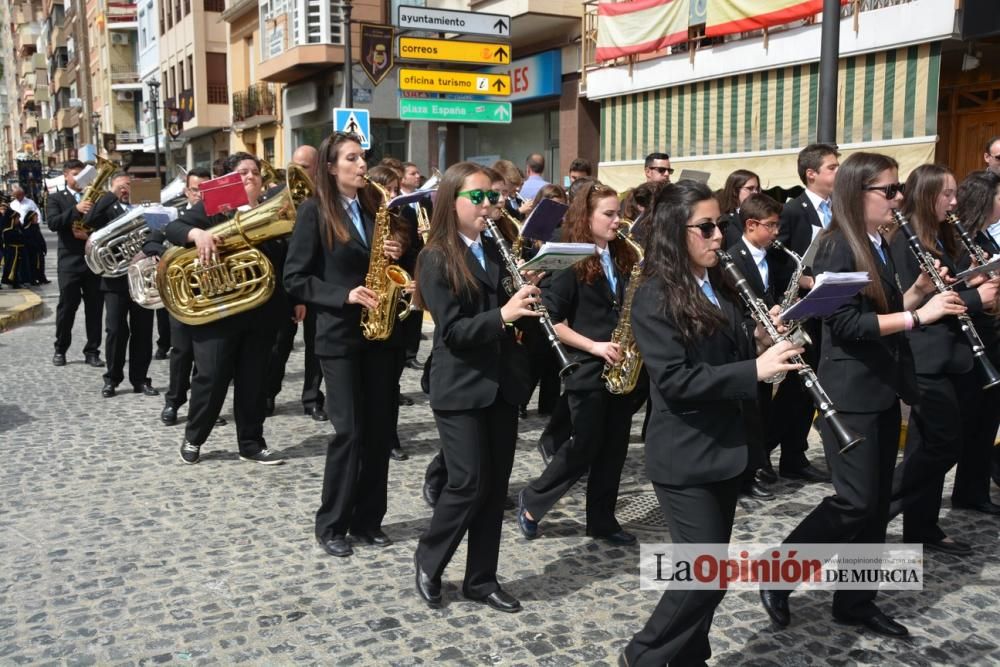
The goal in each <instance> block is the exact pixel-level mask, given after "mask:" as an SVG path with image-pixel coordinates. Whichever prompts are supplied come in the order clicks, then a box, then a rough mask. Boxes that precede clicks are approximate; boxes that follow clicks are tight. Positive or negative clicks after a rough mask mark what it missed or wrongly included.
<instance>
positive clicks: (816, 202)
mask: <svg viewBox="0 0 1000 667" xmlns="http://www.w3.org/2000/svg"><path fill="white" fill-rule="evenodd" d="M806 197H809V201H810V202H812V205H813V208H814V209H816V212H817V213H819V205H820V204H821V203H822V202H827V203H829V201H830V200H829V199H823V198H822V197H820V196H819V195H818V194H816V193H815V192H813V191H812V190H810V189H809V188H806Z"/></svg>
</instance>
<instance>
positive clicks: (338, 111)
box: [333, 107, 372, 150]
mask: <svg viewBox="0 0 1000 667" xmlns="http://www.w3.org/2000/svg"><path fill="white" fill-rule="evenodd" d="M333 131H334V132H353V133H354V134H356V135H358V136H359V137H360V138H361V147H362V148H364V149H365V150H368V149H369V148H371V147H372V143H371V137H372V135H371V123H370V121H369V119H368V109H348V108H345V107H336V108H334V110H333Z"/></svg>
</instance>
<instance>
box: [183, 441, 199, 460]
mask: <svg viewBox="0 0 1000 667" xmlns="http://www.w3.org/2000/svg"><path fill="white" fill-rule="evenodd" d="M200 460H201V445H192V444H191V443H190V442H188V441H187V440H185V441H184V442H183V443H182V444H181V461H183V462H184V463H189V464H191V465H194V464H195V463H197V462H198V461H200Z"/></svg>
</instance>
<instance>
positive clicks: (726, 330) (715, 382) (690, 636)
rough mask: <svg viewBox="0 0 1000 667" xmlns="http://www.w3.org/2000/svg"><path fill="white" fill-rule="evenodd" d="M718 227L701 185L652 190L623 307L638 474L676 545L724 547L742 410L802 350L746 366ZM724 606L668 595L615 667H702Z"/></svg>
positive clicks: (760, 344) (769, 353)
mask: <svg viewBox="0 0 1000 667" xmlns="http://www.w3.org/2000/svg"><path fill="white" fill-rule="evenodd" d="M719 217H720V213H719V204H718V202H717V201H716V199H715V197H714V196H713V194H712V191H711V190H710V189H709V188H708V186H706V185H704V184H701V183H697V182H695V181H688V180H683V181H680V182H678V183H677V184H672V185H666V186H664V187H663V189H662V190H660V192H659V193H658V195H657V197H656V200H655V203H654V208H653V217H652V222H653V224H652V225H651V226H650V231H649V236H648V237H647V241H646V248H645V250H646V253H645V259H644V261H643V270H642V281H643V282H642V284H641V285H640V286H639V288H638V291H637V293H636V296H635V301H634V304H633V308H632V327H633V330H634V333H635V339H636V342H637V343H638V345H639V351H640V352H641V353H642V358H643V361H644V363H645V365H646V369H647V370H648V372H649V391H650V396H651V399H652V408H653V409H652V417H651V418H650V423H649V430H648V435H647V437H646V471H647V474H648V475H649V479H650V481H651V482H652V483H653V489H654V490H655V491H656V496H657V498H658V499H659V501H660V508H661V509H662V510H663V514H664V516H665V517H666V518H667V525H668V526H669V529H670V537H671V540H672V542H673V543H675V544H684V543H713V544H718V545H726V544H728V543H729V538H730V534H731V533H732V527H733V515H734V513H735V510H736V496H737V494H738V493H739V488H740V483H741V476H742V474H743V470H744V469H745V468H746V465H747V434H746V431H745V429H744V422H743V415H742V411H741V404H742V402H743V401H750V400H753V399H754V398H755V397H756V395H757V382H758V381H759V380H763V379H764V378H767V377H770V376H772V375H774V374H776V373H779V372H790V371H794V370H796V369H797V368H798V366H796V365H794V364H791V363H788V358H789V357H790V356H792V355H793V354H796V353H799V352H801V351H802V350H801V348H795V347H793V346H792V345H791V343H788V342H782V343H779V344H777V345H773V346H771V347H769V348H767V349H766V351H763V353H762V354H761V355H760V356H759V357H756V354H755V349H754V339H755V338H756V340H757V348H758V351H759V350H762V349H763V348H764V347H765V346H766V345H767V344H768V343H769V342H770V339H768V338H767V336H766V334H764V332H763V330H762V329H760V328H758V329H757V330H756V331H755V330H754V328H753V326H752V324H751V323H750V322H749V320H746V319H745V316H744V309H743V306H742V304H740V303H739V298H738V297H737V295H736V293H735V291H734V289H733V287H732V286H731V285H730V284H729V283H727V282H726V280H725V279H724V278H723V273H722V271H721V269H720V268H719V266H718V261H719V260H718V256H717V255H716V251H717V250H720V249H721V248H722V236H723V235H722V229H720V228H719V225H718V220H719ZM755 357H756V358H755ZM724 595H725V590H677V589H674V588H668V589H667V591H666V592H665V593H664V594H663V597H662V598H661V599H660V602H659V604H658V605H657V606H656V609H655V610H654V611H653V614H652V616H651V617H650V618H649V620H648V621H647V622H646V625H645V626H644V627H643V629H642V630H641V631H639V633H638V634H636V635H635V636H634V637H633V638H632V640H631V641H630V642H629V644H628V646H626V647H625V651H624V654H623V657H624V660H625V662H626V664H628V665H657V666H659V665H665V664H667V663H672V664H703V663H704V661H705V660H707V659H708V658H709V657H710V656H711V654H712V652H711V648H710V646H709V643H708V633H709V629H710V628H711V625H712V616H713V615H714V613H715V608H716V607H717V606H718V605H719V602H721V601H722V598H723V596H724Z"/></svg>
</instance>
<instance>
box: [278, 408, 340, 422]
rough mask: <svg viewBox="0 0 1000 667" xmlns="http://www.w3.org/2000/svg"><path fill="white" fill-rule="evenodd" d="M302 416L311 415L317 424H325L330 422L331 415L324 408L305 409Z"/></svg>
mask: <svg viewBox="0 0 1000 667" xmlns="http://www.w3.org/2000/svg"><path fill="white" fill-rule="evenodd" d="M272 412H273V409H272ZM302 414H304V415H309V416H310V417H312V418H313V421H317V422H325V421H329V420H330V415H328V414H326V410H324V409H323V408H303V409H302Z"/></svg>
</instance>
